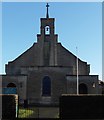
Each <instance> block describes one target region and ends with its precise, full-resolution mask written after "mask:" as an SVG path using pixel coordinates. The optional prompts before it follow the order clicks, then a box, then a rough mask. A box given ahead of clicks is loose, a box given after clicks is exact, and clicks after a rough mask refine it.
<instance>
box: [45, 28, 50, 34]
mask: <svg viewBox="0 0 104 120" xmlns="http://www.w3.org/2000/svg"><path fill="white" fill-rule="evenodd" d="M45 34H46V35H49V34H50V27H49V26H46V27H45Z"/></svg>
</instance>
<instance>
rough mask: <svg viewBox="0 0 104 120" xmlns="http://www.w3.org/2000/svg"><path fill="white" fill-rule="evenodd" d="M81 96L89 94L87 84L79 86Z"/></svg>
mask: <svg viewBox="0 0 104 120" xmlns="http://www.w3.org/2000/svg"><path fill="white" fill-rule="evenodd" d="M79 94H88V88H87V85H86V84H84V83H81V84H80V85H79Z"/></svg>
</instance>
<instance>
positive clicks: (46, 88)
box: [42, 76, 51, 96]
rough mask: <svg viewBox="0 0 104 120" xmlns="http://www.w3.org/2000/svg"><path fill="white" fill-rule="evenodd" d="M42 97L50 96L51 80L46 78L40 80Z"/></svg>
mask: <svg viewBox="0 0 104 120" xmlns="http://www.w3.org/2000/svg"><path fill="white" fill-rule="evenodd" d="M42 96H51V79H50V78H49V77H48V76H45V77H44V78H43V80H42Z"/></svg>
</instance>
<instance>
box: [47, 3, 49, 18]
mask: <svg viewBox="0 0 104 120" xmlns="http://www.w3.org/2000/svg"><path fill="white" fill-rule="evenodd" d="M46 7H47V14H46V18H49V14H48V7H49V5H48V3H47V5H46Z"/></svg>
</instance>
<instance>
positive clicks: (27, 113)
mask: <svg viewBox="0 0 104 120" xmlns="http://www.w3.org/2000/svg"><path fill="white" fill-rule="evenodd" d="M36 114H37V110H36V109H32V108H30V109H24V108H20V109H19V115H18V118H28V117H30V118H31V117H32V116H34V117H35V116H36Z"/></svg>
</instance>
